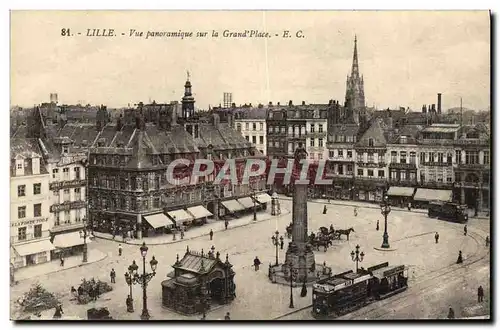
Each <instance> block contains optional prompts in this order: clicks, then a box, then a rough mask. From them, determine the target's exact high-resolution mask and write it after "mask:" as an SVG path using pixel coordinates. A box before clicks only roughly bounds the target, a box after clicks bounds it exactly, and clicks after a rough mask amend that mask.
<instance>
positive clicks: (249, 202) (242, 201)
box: [237, 197, 254, 209]
mask: <svg viewBox="0 0 500 330" xmlns="http://www.w3.org/2000/svg"><path fill="white" fill-rule="evenodd" d="M237 201H238V203H240V204H241V205H243V206H244V207H245V208H246V209H249V208H252V207H253V206H254V202H253V199H252V198H251V197H243V198H240V199H237Z"/></svg>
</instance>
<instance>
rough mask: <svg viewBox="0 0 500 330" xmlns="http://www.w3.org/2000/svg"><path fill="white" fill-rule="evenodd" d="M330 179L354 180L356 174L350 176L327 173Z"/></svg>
mask: <svg viewBox="0 0 500 330" xmlns="http://www.w3.org/2000/svg"><path fill="white" fill-rule="evenodd" d="M326 177H327V178H328V179H354V173H350V174H349V173H348V174H338V173H326Z"/></svg>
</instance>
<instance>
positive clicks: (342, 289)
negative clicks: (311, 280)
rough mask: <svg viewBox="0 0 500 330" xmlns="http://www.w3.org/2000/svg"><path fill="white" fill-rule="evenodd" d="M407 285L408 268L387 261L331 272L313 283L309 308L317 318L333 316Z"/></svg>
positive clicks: (398, 291) (390, 294) (361, 305)
mask: <svg viewBox="0 0 500 330" xmlns="http://www.w3.org/2000/svg"><path fill="white" fill-rule="evenodd" d="M407 288H408V274H407V268H405V266H404V265H398V266H389V263H388V262H385V263H382V264H379V265H376V266H373V267H370V268H368V269H363V268H361V269H359V270H358V272H353V271H352V270H350V271H347V272H343V273H340V274H336V275H333V276H331V277H329V278H327V279H323V280H320V281H318V282H316V283H315V284H313V294H312V300H313V301H312V307H313V311H312V313H313V316H314V317H315V318H316V319H322V318H335V317H338V316H341V315H344V314H347V313H350V312H352V311H354V310H357V309H359V308H361V307H363V306H366V305H368V304H370V303H371V302H373V301H375V300H382V299H385V298H387V297H390V296H392V295H395V294H397V293H400V292H402V291H404V290H406V289H407Z"/></svg>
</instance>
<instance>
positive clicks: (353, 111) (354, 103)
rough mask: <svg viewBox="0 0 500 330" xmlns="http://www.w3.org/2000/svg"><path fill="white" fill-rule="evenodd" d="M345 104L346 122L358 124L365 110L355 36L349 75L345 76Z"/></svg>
mask: <svg viewBox="0 0 500 330" xmlns="http://www.w3.org/2000/svg"><path fill="white" fill-rule="evenodd" d="M345 102H346V105H347V107H348V113H347V119H348V121H350V122H354V123H356V124H359V115H360V112H363V111H364V109H365V87H364V81H363V76H362V75H361V76H360V75H359V64H358V39H357V37H356V36H354V54H353V56H352V68H351V75H350V76H349V75H347V82H346V92H345Z"/></svg>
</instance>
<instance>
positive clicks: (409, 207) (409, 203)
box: [408, 202, 411, 211]
mask: <svg viewBox="0 0 500 330" xmlns="http://www.w3.org/2000/svg"><path fill="white" fill-rule="evenodd" d="M408 211H411V202H408Z"/></svg>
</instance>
